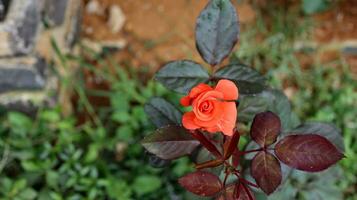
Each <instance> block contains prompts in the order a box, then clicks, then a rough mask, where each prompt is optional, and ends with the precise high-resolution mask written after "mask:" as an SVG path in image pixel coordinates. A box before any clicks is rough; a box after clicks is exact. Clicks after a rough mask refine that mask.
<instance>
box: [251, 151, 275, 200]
mask: <svg viewBox="0 0 357 200" xmlns="http://www.w3.org/2000/svg"><path fill="white" fill-rule="evenodd" d="M251 173H252V176H253V178H254V179H255V181H256V182H257V184H258V186H259V187H260V188H261V189H262V190H263V191H264V192H265V193H266V194H268V195H269V194H271V193H273V192H274V191H275V190H276V188H277V187H278V186H279V185H280V183H281V180H282V174H281V168H280V163H279V161H278V159H276V158H275V157H274V156H273V155H272V154H271V153H269V152H264V151H261V152H259V153H258V154H257V155H256V156H255V157H254V158H253V161H252V167H251Z"/></svg>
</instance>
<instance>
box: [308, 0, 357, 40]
mask: <svg viewBox="0 0 357 200" xmlns="http://www.w3.org/2000/svg"><path fill="white" fill-rule="evenodd" d="M315 20H316V21H317V22H318V24H317V27H316V29H315V31H314V35H315V40H316V41H318V42H320V43H329V42H331V41H345V40H352V39H354V40H356V39H357V0H345V1H341V3H340V4H338V5H337V6H335V7H334V8H333V9H332V10H328V11H326V12H324V13H321V14H317V15H316V16H315Z"/></svg>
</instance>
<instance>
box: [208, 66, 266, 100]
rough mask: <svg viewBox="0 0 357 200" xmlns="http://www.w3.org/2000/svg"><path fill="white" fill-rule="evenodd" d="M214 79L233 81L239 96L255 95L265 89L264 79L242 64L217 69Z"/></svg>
mask: <svg viewBox="0 0 357 200" xmlns="http://www.w3.org/2000/svg"><path fill="white" fill-rule="evenodd" d="M214 77H216V78H218V79H229V80H232V81H234V82H235V83H236V84H237V86H238V89H239V93H241V94H256V93H260V92H261V91H262V90H263V89H264V88H265V78H264V77H263V76H262V75H260V74H259V72H257V71H255V70H254V69H253V68H251V67H248V66H246V65H243V64H230V65H227V66H225V67H223V68H221V69H219V70H218V71H217V72H216V74H215V75H214Z"/></svg>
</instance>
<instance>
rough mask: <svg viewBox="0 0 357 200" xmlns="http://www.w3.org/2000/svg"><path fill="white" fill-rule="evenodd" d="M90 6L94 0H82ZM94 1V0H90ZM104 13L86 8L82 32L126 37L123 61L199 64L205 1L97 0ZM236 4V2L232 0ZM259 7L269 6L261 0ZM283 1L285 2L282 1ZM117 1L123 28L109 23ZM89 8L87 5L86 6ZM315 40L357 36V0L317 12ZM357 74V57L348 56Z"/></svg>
mask: <svg viewBox="0 0 357 200" xmlns="http://www.w3.org/2000/svg"><path fill="white" fill-rule="evenodd" d="M83 1H84V2H85V4H86V5H88V2H89V1H90V0H83ZM91 1H93V0H91ZM97 2H98V3H99V4H98V5H99V7H98V6H97V9H99V10H100V12H97V13H90V12H88V9H85V11H84V18H83V21H84V22H83V27H82V36H83V38H87V39H90V40H92V41H104V42H106V41H124V42H125V47H124V49H123V50H121V51H118V52H117V53H115V54H114V55H112V56H113V58H115V59H116V60H117V61H118V62H119V63H122V64H128V65H130V66H136V67H142V66H145V67H150V69H151V70H154V71H155V70H156V69H157V68H158V67H159V66H160V65H162V64H163V63H165V62H167V61H170V60H177V59H184V58H186V59H193V60H195V61H198V62H201V61H202V59H201V58H200V56H199V54H198V53H197V51H196V48H195V43H194V27H195V21H196V20H195V19H196V17H197V16H198V14H199V12H200V10H202V9H203V7H204V6H205V4H206V3H207V0H194V1H193V0H177V1H166V0H145V1H143V0H133V1H128V0H97ZM234 2H236V1H234ZM241 2H245V3H240V4H237V3H236V4H235V6H236V8H237V10H238V13H239V18H240V19H239V20H240V22H241V24H242V25H243V31H244V24H249V23H251V22H254V20H255V18H256V11H255V9H254V8H253V7H252V6H251V5H252V4H249V1H241ZM257 2H258V3H255V6H256V5H258V6H266V4H267V2H266V1H263V0H259V1H257ZM282 2H283V1H282ZM113 5H118V6H119V7H120V9H121V10H122V12H123V13H124V16H125V23H124V26H123V28H122V29H121V30H120V31H118V32H113V30H112V28H111V27H110V25H108V20H109V15H110V7H112V6H113ZM87 7H88V6H87ZM314 18H315V21H316V25H315V28H314V30H313V35H314V40H315V42H317V43H318V44H323V45H326V44H327V45H328V44H330V43H339V42H344V41H350V40H355V41H356V39H357V23H356V22H355V21H356V19H357V0H348V1H347V0H346V1H341V3H340V4H339V5H338V6H334V8H333V9H330V10H329V11H327V12H323V13H320V14H316V15H315V16H314ZM338 56H340V52H339V51H336V50H328V51H326V52H325V53H324V54H322V55H321V59H322V61H323V62H328V61H330V60H333V59H336V58H337V57H338ZM344 56H345V57H346V60H347V61H348V63H349V64H350V65H351V68H352V69H353V70H352V71H354V72H356V73H357V56H356V55H344Z"/></svg>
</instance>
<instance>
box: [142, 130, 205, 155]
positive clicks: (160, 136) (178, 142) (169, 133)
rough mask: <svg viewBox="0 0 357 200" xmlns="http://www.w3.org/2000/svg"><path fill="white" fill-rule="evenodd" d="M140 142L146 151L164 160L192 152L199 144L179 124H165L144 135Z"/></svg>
mask: <svg viewBox="0 0 357 200" xmlns="http://www.w3.org/2000/svg"><path fill="white" fill-rule="evenodd" d="M141 144H142V145H143V146H144V147H145V149H146V150H147V151H149V152H150V153H152V154H154V155H156V156H158V157H159V158H162V159H165V160H172V159H175V158H179V157H181V156H185V155H188V154H190V153H192V151H193V150H195V148H196V147H197V146H198V145H199V144H200V143H199V141H197V140H195V139H194V138H192V137H191V135H190V133H188V132H187V131H186V129H184V128H183V127H181V126H166V127H163V128H160V129H157V130H156V131H155V132H154V133H152V134H150V135H148V136H146V137H145V138H144V139H143V140H142V141H141Z"/></svg>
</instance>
